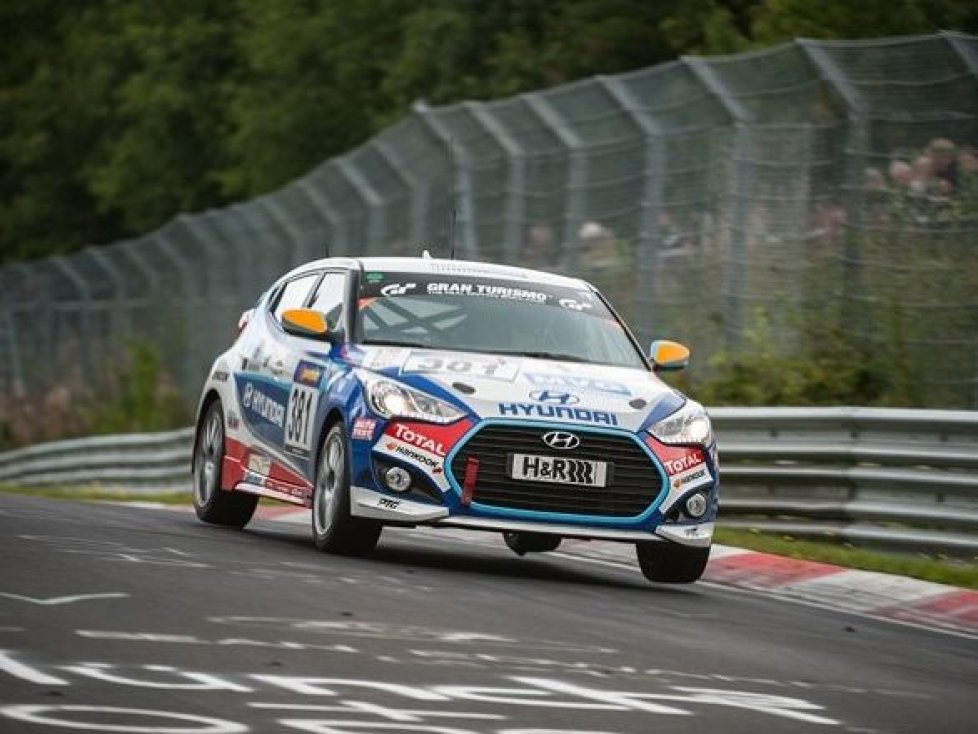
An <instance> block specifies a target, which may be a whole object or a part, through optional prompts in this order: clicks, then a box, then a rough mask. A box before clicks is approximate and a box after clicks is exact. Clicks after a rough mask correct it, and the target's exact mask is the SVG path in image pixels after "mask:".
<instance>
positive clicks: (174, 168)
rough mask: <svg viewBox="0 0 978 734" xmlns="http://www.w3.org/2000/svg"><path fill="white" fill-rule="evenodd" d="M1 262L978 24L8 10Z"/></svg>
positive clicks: (539, 10)
mask: <svg viewBox="0 0 978 734" xmlns="http://www.w3.org/2000/svg"><path fill="white" fill-rule="evenodd" d="M0 25H2V26H3V27H4V28H5V29H10V31H9V32H8V33H6V34H5V37H4V43H3V46H2V48H0V263H3V262H8V261H12V260H17V259H22V258H28V257H38V256H42V255H48V254H53V253H61V252H68V251H72V250H75V249H78V248H81V247H83V246H85V245H88V244H92V243H100V242H107V241H111V240H114V239H119V238H122V237H126V236H132V235H135V234H138V233H141V232H144V231H146V230H148V229H151V228H153V227H156V226H158V225H160V224H162V223H163V222H164V221H166V220H167V219H169V218H170V217H172V216H173V215H175V214H177V213H179V212H183V211H192V210H200V209H205V208H208V207H215V206H221V205H224V204H227V203H229V202H231V201H235V200H238V199H241V198H245V197H250V196H256V195H258V194H261V193H264V192H267V191H269V190H271V189H274V188H276V187H279V186H282V185H284V184H285V183H287V182H288V181H290V180H292V179H294V178H296V177H298V176H300V175H302V174H304V173H306V172H308V171H309V170H311V169H312V168H314V167H315V166H316V165H317V164H318V163H320V162H321V161H323V160H325V159H327V158H329V157H331V156H334V155H337V154H340V153H343V152H345V151H347V150H349V149H350V148H351V147H353V146H355V145H357V144H359V143H361V142H363V141H364V140H366V139H367V138H369V137H370V136H371V135H372V134H374V133H375V132H377V131H378V130H379V129H381V128H382V127H384V126H386V125H389V124H391V123H393V122H395V121H396V120H398V119H400V118H401V117H403V116H404V115H405V114H406V113H407V112H408V110H409V109H410V105H411V104H412V103H413V102H414V101H415V100H418V99H425V100H427V101H428V102H430V103H433V104H446V103H451V102H455V101H458V100H462V99H467V98H482V99H485V98H493V97H498V96H502V95H510V94H515V93H519V92H523V91H526V90H530V89H536V88H540V87H543V86H549V85H554V84H559V83H562V82H567V81H570V80H573V79H577V78H581V77H585V76H590V75H593V74H602V73H603V74H609V73H616V72H622V71H627V70H630V69H636V68H640V67H645V66H650V65H652V64H655V63H658V62H662V61H668V60H671V59H674V58H676V57H677V56H679V55H681V54H684V53H729V52H733V51H740V50H743V49H745V48H751V47H758V46H764V45H769V44H772V43H778V42H782V41H786V40H789V39H791V38H793V37H795V36H812V37H818V38H837V37H846V38H853V37H869V36H880V35H886V34H904V33H906V34H911V33H929V32H932V31H933V30H934V29H935V28H948V29H956V30H961V31H966V32H967V31H971V32H974V31H978V4H975V3H973V2H970V1H969V0H853V1H852V2H847V3H842V2H824V3H817V2H809V0H663V1H662V2H648V1H647V0H561V1H560V2H557V0H426V1H425V2H417V1H416V0H371V1H370V2H366V1H357V2H350V1H348V0H319V1H309V2H299V3H297V2H291V1H289V0H169V1H168V2H165V3H147V2H144V1H143V0H87V2H84V3H81V2H63V0H5V1H4V2H3V3H0Z"/></svg>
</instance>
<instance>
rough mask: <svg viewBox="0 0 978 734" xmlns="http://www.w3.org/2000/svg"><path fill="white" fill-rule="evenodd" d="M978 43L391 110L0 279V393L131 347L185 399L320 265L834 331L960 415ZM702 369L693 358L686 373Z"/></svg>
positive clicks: (639, 77) (776, 56)
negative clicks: (475, 267) (369, 126)
mask: <svg viewBox="0 0 978 734" xmlns="http://www.w3.org/2000/svg"><path fill="white" fill-rule="evenodd" d="M976 145H978V38H976V37H972V36H966V35H961V34H956V33H941V34H939V35H935V36H927V37H916V38H899V39H885V40H877V41H858V42H848V41H847V42H821V41H819V42H816V41H808V40H800V41H797V42H794V43H789V44H786V45H783V46H778V47H776V48H772V49H769V50H765V51H760V52H756V53H748V54H739V55H735V56H728V57H713V58H694V57H690V58H684V59H682V60H680V61H677V62H674V63H669V64H665V65H661V66H657V67H653V68H650V69H644V70H641V71H637V72H633V73H628V74H623V75H619V76H607V77H596V78H591V79H586V80H584V81H580V82H576V83H573V84H568V85H565V86H561V87H557V88H554V89H548V90H544V91H540V92H534V93H527V94H522V95H519V96H517V97H512V98H509V99H502V100H498V101H493V102H485V103H482V102H464V103H461V104H457V105H452V106H449V107H441V108H429V107H427V106H426V105H424V104H422V103H418V104H416V105H415V107H414V109H413V111H412V114H410V115H409V116H408V117H406V118H405V119H403V120H402V121H401V122H400V123H398V124H396V125H394V126H393V127H391V128H389V129H387V130H384V131H383V132H381V133H380V134H379V135H377V136H376V137H374V138H373V139H371V140H369V141H368V142H367V143H365V144H364V145H362V146H361V147H359V148H357V149H356V150H354V151H352V152H350V153H348V154H346V155H343V156H341V157H338V158H335V159H332V160H329V161H326V162H325V163H323V164H322V165H320V166H319V167H317V168H316V169H315V170H313V171H312V172H311V173H309V174H308V175H307V176H305V177H303V178H302V179H300V180H298V181H295V182H293V183H292V184H290V185H288V186H286V187H284V188H283V189H281V190H279V191H276V192H274V193H271V194H268V195H265V196H262V197H259V198H257V199H253V200H251V201H247V202H243V203H240V204H236V205H234V206H230V207H228V208H225V209H220V210H212V211H207V212H203V213H199V214H192V215H181V216H179V217H177V218H176V219H174V220H173V221H171V222H169V223H168V224H166V225H165V226H163V227H162V228H160V229H159V230H157V231H155V232H152V233H149V234H147V235H145V236H142V237H139V238H136V239H134V240H130V241H125V242H119V243H115V244H112V245H109V246H106V247H91V248H88V249H86V250H84V251H82V252H80V253H78V254H75V255H71V256H68V257H56V258H49V259H47V260H43V261H38V262H30V263H21V264H15V265H12V266H9V267H6V268H4V269H3V270H2V271H0V294H2V295H0V299H2V300H0V388H2V389H3V391H4V393H5V394H6V395H11V394H14V395H26V396H31V395H37V394H38V391H50V390H51V389H52V387H53V386H57V385H58V384H60V383H62V382H64V381H66V380H70V381H74V382H77V383H85V384H94V382H97V379H98V377H99V375H101V374H103V373H104V372H105V371H106V370H107V369H110V368H111V364H112V362H113V360H117V359H118V358H119V355H120V354H121V353H122V351H123V349H124V345H126V344H127V343H129V342H131V341H132V340H134V339H141V340H148V341H151V342H152V343H153V344H155V345H156V346H157V347H158V348H159V349H160V351H161V354H162V357H163V360H164V364H165V365H166V367H167V369H168V370H169V371H170V372H171V373H172V374H173V375H174V377H175V379H176V382H177V385H178V386H179V389H180V390H182V391H183V392H184V393H185V395H186V396H187V397H188V398H190V399H191V400H192V397H193V396H195V394H196V391H197V390H198V388H199V385H200V383H201V380H202V378H203V376H204V374H205V370H206V369H207V367H208V365H209V364H210V361H211V360H212V359H213V357H214V356H215V354H216V353H217V352H218V351H220V350H221V349H223V348H224V347H225V345H226V344H227V343H228V342H229V340H230V338H231V334H232V331H233V326H234V324H235V323H236V321H237V317H238V314H239V313H240V311H241V310H242V309H243V308H246V307H247V306H248V305H250V304H251V303H252V302H253V301H254V300H255V298H256V297H257V296H258V294H259V293H260V292H261V291H262V290H263V289H264V288H265V287H266V286H267V285H268V284H269V283H270V282H271V281H272V280H273V279H274V278H275V277H277V276H278V275H279V274H280V273H282V272H284V271H285V270H287V269H288V268H289V267H291V266H293V265H296V264H298V263H301V262H304V261H307V260H310V259H314V258H317V257H320V256H322V255H323V254H324V253H325V252H326V250H327V248H328V251H329V253H330V254H333V255H407V254H410V255H416V254H419V253H420V251H421V249H422V248H423V247H426V248H429V249H431V250H432V251H433V252H434V253H436V254H442V255H444V254H446V253H447V249H448V239H449V237H450V229H451V221H452V209H453V206H454V209H455V211H456V220H457V221H456V225H455V239H456V242H457V256H458V257H460V258H472V259H478V260H490V261H497V262H507V263H513V264H519V265H524V266H530V267H540V268H544V269H550V270H558V271H563V272H567V273H572V274H578V275H580V276H582V277H585V278H587V279H589V280H591V281H592V282H594V283H596V284H597V285H598V286H599V288H601V289H602V291H603V292H605V293H606V294H607V295H608V296H609V297H610V298H611V299H612V301H613V302H614V303H615V304H616V305H617V306H618V308H619V309H620V310H621V311H622V312H623V313H624V314H625V315H626V317H628V318H629V320H630V321H631V323H632V324H633V325H634V326H635V327H636V329H637V331H638V332H639V333H640V335H641V336H642V337H643V340H646V339H648V338H649V337H650V336H652V335H661V336H669V337H673V338H677V339H680V340H682V341H685V342H687V343H689V344H690V345H692V347H693V348H694V350H695V353H697V354H699V355H701V356H702V355H708V354H710V353H713V352H715V351H716V350H719V349H728V350H731V351H732V352H737V351H738V350H744V349H748V348H750V346H751V345H750V340H749V339H748V338H747V336H746V335H748V334H750V333H751V330H752V329H753V328H754V327H755V326H756V324H757V323H758V322H762V323H763V324H765V328H767V329H768V332H769V338H770V339H771V340H772V342H773V343H775V344H776V345H777V346H778V348H780V349H782V350H788V351H790V350H794V349H797V348H798V346H799V344H800V343H801V342H802V341H803V340H805V339H807V338H811V337H810V334H811V329H810V326H811V323H812V322H815V323H816V325H817V323H818V322H821V321H824V320H826V319H827V314H830V313H831V314H835V315H837V316H838V315H841V318H842V319H844V323H845V324H846V325H847V327H848V328H849V329H850V330H851V331H852V333H854V334H856V335H858V336H859V338H860V340H861V341H862V342H863V343H865V344H870V345H873V344H880V345H881V348H882V346H883V345H884V344H885V345H889V346H891V347H892V346H893V345H894V344H895V345H897V346H898V347H899V349H900V351H898V352H897V354H898V355H899V358H901V359H906V360H908V361H912V362H915V363H917V364H921V365H924V366H925V368H926V369H925V370H924V371H923V384H924V389H925V392H926V394H925V396H924V400H925V402H926V403H928V404H930V405H932V406H949V407H969V406H970V407H978V264H976V260H978V257H976V255H978V158H976V152H975V147H969V146H976ZM705 362H706V360H705V359H702V358H701V359H700V360H699V367H698V368H699V369H703V365H704V364H705Z"/></svg>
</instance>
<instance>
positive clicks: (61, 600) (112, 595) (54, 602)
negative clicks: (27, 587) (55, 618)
mask: <svg viewBox="0 0 978 734" xmlns="http://www.w3.org/2000/svg"><path fill="white" fill-rule="evenodd" d="M0 596H5V597H7V598H8V599H16V600H17V601H26V602H28V603H30V604H37V605H38V606H41V607H53V606H59V605H61V604H74V603H75V602H79V601H89V600H91V599H124V598H126V597H128V596H129V594H125V593H123V592H121V591H110V592H107V593H104V594H78V595H76V596H52V597H51V598H50V599H35V598H34V597H32V596H23V595H21V594H11V593H9V592H6V591H0Z"/></svg>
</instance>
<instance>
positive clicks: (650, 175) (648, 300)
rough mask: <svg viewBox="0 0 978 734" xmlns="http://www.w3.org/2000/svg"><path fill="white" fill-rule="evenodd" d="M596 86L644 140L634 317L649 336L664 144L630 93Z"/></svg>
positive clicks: (617, 85) (606, 84) (614, 85)
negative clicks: (646, 330) (613, 101)
mask: <svg viewBox="0 0 978 734" xmlns="http://www.w3.org/2000/svg"><path fill="white" fill-rule="evenodd" d="M597 80H598V83H599V84H600V85H601V86H602V87H603V88H604V89H605V91H606V92H607V93H608V94H609V95H610V96H611V98H612V99H614V100H615V102H616V103H617V104H618V105H619V106H620V107H621V109H622V111H623V112H624V113H625V114H626V115H628V117H629V118H630V119H631V120H632V123H633V124H634V125H635V127H637V128H638V130H639V131H640V132H641V133H642V136H643V137H644V138H645V173H644V180H643V182H642V204H641V206H642V221H641V231H640V232H639V241H638V247H637V248H636V256H637V263H636V265H637V268H636V270H637V272H638V278H639V287H638V288H636V289H635V290H634V294H635V298H634V301H635V302H634V303H633V304H632V306H633V313H635V314H636V315H638V316H639V317H640V320H639V323H640V324H642V325H645V324H647V325H648V331H649V333H648V334H644V335H643V336H646V337H652V336H654V335H655V334H656V329H655V325H654V323H653V322H652V321H645V319H650V318H654V317H655V315H656V314H658V312H659V310H658V308H657V306H658V293H657V279H658V274H657V272H656V270H657V267H656V266H657V265H658V259H659V247H660V245H661V243H662V236H661V233H660V232H659V215H660V213H661V212H662V210H663V202H664V199H665V178H666V171H667V170H668V168H667V167H668V161H667V159H666V155H667V154H666V146H665V142H664V141H663V132H662V128H661V127H659V125H658V124H657V123H656V122H655V121H654V120H652V119H651V118H650V117H648V116H647V115H643V114H642V113H640V112H639V111H638V110H637V108H638V107H640V105H641V103H640V101H639V100H638V99H636V98H635V96H634V95H633V94H632V92H631V91H630V90H629V89H628V87H626V86H625V85H624V84H622V83H621V80H619V79H617V78H615V77H607V76H598V77H597Z"/></svg>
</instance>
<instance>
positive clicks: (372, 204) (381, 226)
mask: <svg viewBox="0 0 978 734" xmlns="http://www.w3.org/2000/svg"><path fill="white" fill-rule="evenodd" d="M336 167H337V168H338V169H339V171H340V175H342V176H343V178H345V179H346V180H347V181H348V182H349V184H350V186H352V187H353V189H354V190H355V191H356V192H357V196H359V197H360V200H361V201H362V202H363V203H364V205H365V206H366V208H367V240H368V241H367V242H365V243H363V245H364V247H363V249H364V251H365V252H364V254H370V253H373V252H374V251H375V248H378V247H382V246H383V244H384V237H385V236H386V235H387V223H386V221H385V212H384V197H383V196H381V195H380V194H379V193H378V192H377V190H376V189H375V188H374V187H373V186H372V185H371V184H370V182H369V181H368V180H367V177H366V176H364V175H363V174H362V173H361V172H360V170H359V169H358V168H357V167H356V165H355V164H354V163H353V162H352V161H351V160H350V157H349V156H343V157H341V158H338V159H337V160H336ZM381 254H386V253H381Z"/></svg>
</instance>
